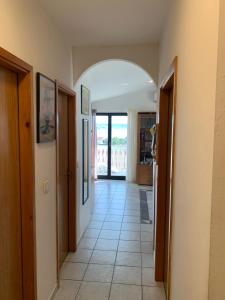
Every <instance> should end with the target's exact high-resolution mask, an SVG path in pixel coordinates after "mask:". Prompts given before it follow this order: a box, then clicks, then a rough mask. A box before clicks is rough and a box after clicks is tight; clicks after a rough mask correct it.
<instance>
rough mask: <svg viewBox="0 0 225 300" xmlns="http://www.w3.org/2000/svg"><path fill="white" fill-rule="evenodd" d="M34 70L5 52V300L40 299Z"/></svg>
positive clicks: (1, 56)
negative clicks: (38, 282) (35, 176)
mask: <svg viewBox="0 0 225 300" xmlns="http://www.w3.org/2000/svg"><path fill="white" fill-rule="evenodd" d="M32 73H33V71H32V67H31V66H30V65H28V64H27V63H25V62H24V61H22V60H20V59H19V58H17V57H15V56H14V55H12V54H11V53H9V52H7V51H5V50H4V49H2V48H0V143H1V147H0V240H1V243H0V266H1V273H0V299H4V300H13V299H17V300H35V299H36V297H37V295H36V256H35V251H36V244H35V242H36V237H35V204H34V203H35V201H34V151H33V144H34V140H33V114H32V111H33V101H32V96H33V95H32Z"/></svg>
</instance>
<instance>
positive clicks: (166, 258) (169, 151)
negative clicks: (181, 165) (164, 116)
mask: <svg viewBox="0 0 225 300" xmlns="http://www.w3.org/2000/svg"><path fill="white" fill-rule="evenodd" d="M168 102H169V103H168V127H167V158H166V203H165V206H166V211H165V247H164V286H165V291H166V294H167V295H168V266H169V246H170V245H169V243H170V218H171V201H172V199H171V192H172V190H171V184H172V153H173V152H172V150H173V149H172V148H173V145H172V129H173V88H171V89H170V90H169V91H168Z"/></svg>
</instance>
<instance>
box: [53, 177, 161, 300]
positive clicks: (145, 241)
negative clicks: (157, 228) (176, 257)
mask: <svg viewBox="0 0 225 300" xmlns="http://www.w3.org/2000/svg"><path fill="white" fill-rule="evenodd" d="M144 189H145V187H140V186H137V185H135V184H129V183H126V182H124V181H98V182H97V183H95V188H94V190H95V191H94V195H95V196H94V208H93V215H92V219H91V222H90V223H89V226H88V228H87V230H86V232H85V234H84V236H83V238H82V239H81V241H80V243H79V245H78V250H77V252H76V253H75V254H73V253H71V254H69V255H68V257H67V259H66V262H65V263H64V265H63V267H62V270H61V274H60V277H61V282H60V284H61V287H60V289H59V290H58V292H57V294H56V296H55V298H54V300H72V299H76V300H108V299H109V300H128V299H129V300H148V299H151V300H164V299H165V296H164V289H163V287H162V285H161V284H158V283H156V282H155V281H154V260H153V250H152V249H153V242H152V241H153V224H148V222H149V221H148V220H147V219H149V218H150V219H151V220H152V219H153V210H154V208H153V197H152V196H153V195H152V192H151V191H148V192H147V193H146V195H147V197H145V193H142V195H143V196H142V197H141V199H142V200H141V206H142V205H143V206H144V205H145V211H146V204H147V203H148V209H149V216H150V217H148V216H146V215H144V216H143V215H142V213H141V209H140V190H144ZM143 211H144V210H143ZM143 218H144V219H145V220H144V221H143V220H142V219H143ZM140 220H141V221H140Z"/></svg>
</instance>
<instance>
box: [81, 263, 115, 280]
mask: <svg viewBox="0 0 225 300" xmlns="http://www.w3.org/2000/svg"><path fill="white" fill-rule="evenodd" d="M113 268H114V267H113V266H111V265H94V264H89V265H88V268H87V271H86V273H85V276H84V281H98V282H111V281H112V276H113Z"/></svg>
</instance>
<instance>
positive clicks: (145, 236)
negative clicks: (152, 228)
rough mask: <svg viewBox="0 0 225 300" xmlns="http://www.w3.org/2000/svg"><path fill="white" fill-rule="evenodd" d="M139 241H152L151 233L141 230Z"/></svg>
mask: <svg viewBox="0 0 225 300" xmlns="http://www.w3.org/2000/svg"><path fill="white" fill-rule="evenodd" d="M141 241H142V242H152V241H153V233H152V232H147V231H142V232H141Z"/></svg>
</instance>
